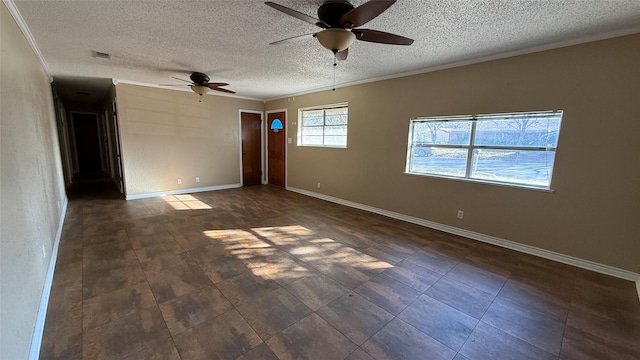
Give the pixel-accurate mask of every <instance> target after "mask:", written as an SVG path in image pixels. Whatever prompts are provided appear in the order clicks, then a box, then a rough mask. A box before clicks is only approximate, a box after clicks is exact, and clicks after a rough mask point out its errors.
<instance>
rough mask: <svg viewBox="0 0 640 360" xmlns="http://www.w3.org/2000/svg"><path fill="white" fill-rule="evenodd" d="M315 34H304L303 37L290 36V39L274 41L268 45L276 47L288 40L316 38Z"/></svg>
mask: <svg viewBox="0 0 640 360" xmlns="http://www.w3.org/2000/svg"><path fill="white" fill-rule="evenodd" d="M316 34H317V33H311V34H304V35H296V36H292V37H290V38H286V39H282V40H278V41H274V42H272V43H269V45H277V44H280V43H283V42H285V41H289V40H299V39H303V38H305V37H307V36H316Z"/></svg>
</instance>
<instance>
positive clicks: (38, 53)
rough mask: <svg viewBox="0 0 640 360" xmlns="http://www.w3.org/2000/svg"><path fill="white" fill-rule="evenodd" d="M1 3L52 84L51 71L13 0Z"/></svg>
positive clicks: (4, 0)
mask: <svg viewBox="0 0 640 360" xmlns="http://www.w3.org/2000/svg"><path fill="white" fill-rule="evenodd" d="M2 2H3V3H4V5H5V6H6V7H7V10H9V13H10V14H11V16H13V19H14V20H15V21H16V23H17V24H18V27H19V28H20V30H21V31H22V34H24V37H25V38H26V39H27V42H28V43H29V45H30V46H31V50H33V53H34V54H35V55H36V57H37V58H38V60H39V61H40V64H41V65H42V68H43V69H44V71H45V72H46V73H47V76H48V77H49V82H50V83H51V82H53V76H51V70H50V69H49V65H47V61H46V60H45V59H44V56H43V55H42V52H41V51H40V48H38V44H37V43H36V39H35V38H34V37H33V34H31V30H29V27H28V26H27V23H26V22H25V21H24V18H23V17H22V15H21V14H20V11H19V10H18V8H17V7H16V4H15V3H14V2H13V0H2Z"/></svg>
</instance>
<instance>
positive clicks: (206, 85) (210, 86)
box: [162, 72, 236, 102]
mask: <svg viewBox="0 0 640 360" xmlns="http://www.w3.org/2000/svg"><path fill="white" fill-rule="evenodd" d="M173 78H174V79H176V80H180V81H184V82H187V83H189V85H187V86H189V87H190V88H191V90H193V92H194V93H196V94H198V95H200V101H201V102H202V95H204V94H206V93H208V92H209V91H210V90H215V91H221V92H225V93H230V94H235V93H236V92H235V91H231V90H228V89H224V88H221V86H227V85H229V84H227V83H222V82H209V76H208V75H207V74H204V73H201V72H193V73H191V75H190V76H189V79H191V81H188V80H184V79H180V78H177V77H173ZM162 86H184V85H175V84H164V85H162Z"/></svg>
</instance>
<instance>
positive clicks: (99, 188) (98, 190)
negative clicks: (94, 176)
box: [67, 182, 124, 200]
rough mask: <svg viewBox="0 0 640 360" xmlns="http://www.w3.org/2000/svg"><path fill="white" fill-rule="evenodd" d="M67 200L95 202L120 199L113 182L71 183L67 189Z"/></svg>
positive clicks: (122, 196) (121, 195) (120, 195)
mask: <svg viewBox="0 0 640 360" xmlns="http://www.w3.org/2000/svg"><path fill="white" fill-rule="evenodd" d="M67 197H68V198H69V200H79V199H82V200H97V199H105V200H106V199H109V200H115V199H122V200H124V195H123V194H121V193H120V190H118V187H117V186H116V184H115V183H113V182H78V183H73V184H71V186H69V188H68V189H67Z"/></svg>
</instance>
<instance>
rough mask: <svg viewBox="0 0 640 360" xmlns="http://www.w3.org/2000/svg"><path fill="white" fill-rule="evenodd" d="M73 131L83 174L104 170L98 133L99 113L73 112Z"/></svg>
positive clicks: (79, 166) (79, 164) (79, 165)
mask: <svg viewBox="0 0 640 360" xmlns="http://www.w3.org/2000/svg"><path fill="white" fill-rule="evenodd" d="M72 118H73V132H74V135H75V136H74V138H75V143H76V154H78V168H79V170H80V173H81V174H92V173H99V172H101V171H102V161H101V156H100V137H99V135H98V115H97V114H80V113H73V114H72Z"/></svg>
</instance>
